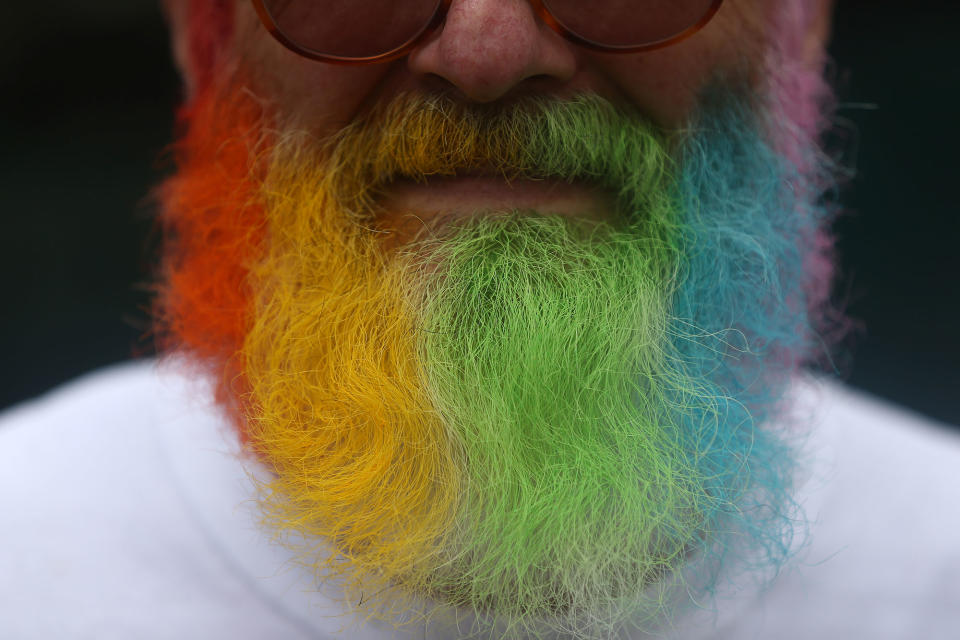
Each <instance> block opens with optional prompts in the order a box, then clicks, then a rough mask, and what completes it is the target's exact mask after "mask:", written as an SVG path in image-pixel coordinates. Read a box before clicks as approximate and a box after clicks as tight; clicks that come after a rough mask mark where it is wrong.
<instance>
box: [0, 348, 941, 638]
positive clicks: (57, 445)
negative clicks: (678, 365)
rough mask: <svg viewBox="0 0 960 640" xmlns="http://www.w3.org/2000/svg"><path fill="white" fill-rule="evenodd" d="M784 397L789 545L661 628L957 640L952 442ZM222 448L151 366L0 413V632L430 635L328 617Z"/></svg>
mask: <svg viewBox="0 0 960 640" xmlns="http://www.w3.org/2000/svg"><path fill="white" fill-rule="evenodd" d="M796 395H797V398H798V402H799V403H800V405H801V406H809V407H816V409H817V410H816V416H817V417H816V427H815V429H814V431H813V434H814V435H813V436H812V437H811V439H810V440H809V442H808V453H810V454H811V456H812V457H813V458H815V459H816V460H817V468H816V469H814V470H812V471H811V473H810V474H809V479H808V480H807V482H806V485H805V487H804V488H803V490H802V492H801V494H800V500H801V502H802V503H803V504H804V505H805V507H806V511H807V516H808V518H809V519H810V520H811V528H810V536H809V544H808V546H807V547H806V548H805V550H804V552H803V553H802V554H800V555H799V556H798V558H797V560H796V561H795V562H794V563H793V564H791V565H790V566H789V567H788V568H787V569H786V570H784V572H783V573H782V575H780V576H779V578H777V579H776V580H775V581H774V582H773V583H772V585H770V586H769V587H767V588H765V589H762V590H759V591H757V590H755V589H743V590H742V591H740V592H735V591H734V592H730V593H726V594H723V595H721V596H719V597H718V599H717V601H716V603H715V605H714V607H715V610H707V611H700V612H697V613H695V614H691V615H690V617H689V619H685V620H683V621H681V622H680V623H679V624H678V625H677V627H676V628H675V629H673V630H672V631H671V632H670V633H669V634H668V635H669V636H670V637H677V638H703V639H707V638H723V639H726V638H737V639H740V638H750V639H752V638H757V639H768V638H770V639H777V640H790V639H794V638H796V639H798V640H799V639H804V640H806V639H824V638H827V639H843V640H848V639H859V638H864V639H869V640H884V639H891V640H892V639H896V640H903V639H914V638H915V639H921V640H939V639H944V640H946V639H950V640H957V639H960V437H958V436H957V435H955V434H954V433H952V432H949V431H948V430H947V429H945V428H943V427H941V426H938V425H936V424H933V423H931V422H929V421H928V420H926V419H924V418H922V417H919V416H917V415H913V414H910V413H907V412H905V411H903V410H901V409H898V408H895V407H893V406H889V405H886V404H884V403H882V402H880V401H878V400H875V399H872V398H868V397H866V396H864V395H861V394H858V393H855V392H853V391H850V390H848V389H845V388H843V387H841V386H839V385H838V384H836V383H833V382H826V381H816V382H813V381H805V382H804V383H802V384H798V385H797V393H796ZM239 451H240V447H239V445H238V443H237V442H236V439H235V437H234V434H233V432H232V430H231V427H230V426H229V425H228V423H227V422H226V421H225V420H224V419H223V417H222V416H221V414H220V413H219V411H218V410H217V408H216V407H215V406H214V405H213V402H212V400H211V399H210V394H209V389H208V388H207V387H206V385H204V384H203V383H200V382H198V381H197V379H196V378H193V377H190V376H188V375H185V374H181V373H177V369H176V367H175V365H172V364H162V365H158V364H157V363H155V362H153V361H146V362H139V363H131V364H126V365H122V366H117V367H113V368H110V369H107V370H104V371H100V372H97V373H94V374H91V375H89V376H86V377H84V378H82V379H80V380H78V381H76V382H73V383H71V384H69V385H67V386H66V387H63V388H61V389H59V390H57V391H55V392H53V393H51V394H49V395H47V396H45V397H43V398H40V399H38V400H35V401H33V402H29V403H26V404H23V405H21V406H19V407H17V408H14V409H12V410H10V411H7V412H6V413H5V414H3V415H2V416H0V523H2V527H0V639H3V640H20V639H41V638H42V639H58V640H59V639H86V638H90V639H97V640H110V639H114V638H116V639H123V640H130V639H144V640H146V639H151V638H157V639H174V638H175V639H178V640H180V639H193V638H202V639H210V638H225V639H230V640H248V639H249V640H253V639H260V638H263V639H286V638H290V639H301V638H303V639H306V638H345V639H349V640H380V639H383V638H410V639H413V638H434V637H439V636H436V635H435V634H432V633H431V630H430V629H424V628H423V627H422V626H421V627H420V628H417V629H412V628H405V629H404V630H403V631H398V630H395V629H392V628H388V627H385V626H371V625H365V626H362V627H358V626H354V625H355V623H354V621H352V620H350V619H349V618H344V617H343V616H341V615H339V614H340V612H338V611H337V610H336V609H335V608H334V607H333V606H332V604H331V601H330V600H328V599H326V598H325V597H324V596H323V595H322V594H321V593H318V592H317V590H316V589H315V588H314V587H313V584H312V582H311V580H310V577H309V575H308V574H307V573H306V572H305V571H303V570H301V569H300V568H298V567H297V566H296V565H294V564H293V563H292V562H291V556H290V554H289V552H287V551H285V550H284V549H283V547H281V546H279V545H277V544H274V543H273V542H272V541H271V538H270V534H269V532H267V531H264V530H262V529H261V528H260V527H259V526H258V524H257V522H258V519H257V510H256V506H255V503H254V500H253V491H252V482H251V480H250V478H249V476H248V471H247V470H248V469H249V468H250V467H251V463H250V461H249V460H246V461H243V460H241V457H240V455H239ZM344 629H346V630H344ZM341 631H342V632H341ZM448 637H449V636H448ZM638 637H639V636H638ZM642 637H644V638H648V637H650V636H642Z"/></svg>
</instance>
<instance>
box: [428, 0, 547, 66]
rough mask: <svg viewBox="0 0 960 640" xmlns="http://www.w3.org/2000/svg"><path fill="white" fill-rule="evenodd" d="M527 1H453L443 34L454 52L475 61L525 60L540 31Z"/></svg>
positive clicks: (516, 61) (449, 50)
mask: <svg viewBox="0 0 960 640" xmlns="http://www.w3.org/2000/svg"><path fill="white" fill-rule="evenodd" d="M537 27H538V25H537V19H536V16H535V15H534V13H533V9H532V7H531V6H530V3H529V2H528V1H527V0H453V2H452V3H451V6H450V8H449V9H448V11H447V16H446V20H445V21H444V25H443V32H442V34H441V37H443V36H446V42H445V43H444V44H445V48H446V49H447V50H448V52H449V53H450V54H451V55H455V56H461V55H473V56H476V57H477V58H478V59H477V60H476V62H481V63H482V62H504V57H505V56H508V57H510V58H511V59H512V60H513V61H514V62H515V63H518V64H519V63H523V62H524V61H525V60H524V58H525V57H526V56H527V55H529V53H530V49H531V48H532V46H533V44H534V42H533V41H534V39H535V37H536V34H537V30H538V29H537Z"/></svg>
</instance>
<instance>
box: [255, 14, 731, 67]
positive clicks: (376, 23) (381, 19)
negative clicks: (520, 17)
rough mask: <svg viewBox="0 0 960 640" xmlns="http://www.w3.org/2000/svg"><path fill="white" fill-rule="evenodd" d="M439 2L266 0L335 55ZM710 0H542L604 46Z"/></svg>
mask: <svg viewBox="0 0 960 640" xmlns="http://www.w3.org/2000/svg"><path fill="white" fill-rule="evenodd" d="M440 2H441V0H402V1H401V0H264V1H263V5H264V7H265V8H266V10H267V12H268V13H269V14H270V17H271V18H272V20H273V22H274V24H275V25H276V27H277V29H278V30H279V31H280V32H281V33H282V34H283V36H285V37H286V38H287V39H288V40H290V41H291V42H292V43H293V44H295V45H296V46H298V47H300V48H303V49H307V50H309V51H311V52H313V53H316V54H321V55H325V56H335V57H340V58H368V57H374V56H379V55H382V54H385V53H388V52H391V51H394V50H396V49H399V48H400V47H402V46H404V45H405V44H407V43H409V42H410V41H411V40H413V39H414V38H416V37H417V36H418V35H420V33H421V32H422V31H423V30H424V29H425V28H426V27H427V26H428V24H429V22H430V19H431V18H432V17H433V16H434V14H435V13H436V11H437V7H438V6H439V5H440ZM714 3H715V0H643V1H642V2H638V1H637V0H544V3H543V4H544V5H545V6H546V7H547V9H548V10H549V11H550V13H551V14H552V15H553V17H554V19H555V20H556V21H557V22H559V23H560V24H561V25H562V26H563V27H564V28H566V29H567V30H568V31H570V32H571V33H573V34H575V35H577V36H579V37H581V38H583V39H585V40H588V41H590V42H593V43H595V44H598V45H602V46H606V47H613V48H616V47H625V48H626V47H633V46H640V45H647V44H652V43H656V42H660V41H663V40H667V39H669V38H672V37H674V36H676V35H678V34H681V33H683V32H684V31H686V30H687V29H689V28H691V27H693V26H695V25H696V24H697V23H698V22H699V21H700V20H701V19H703V18H704V17H705V16H706V15H707V13H708V12H709V11H710V8H711V7H712V6H713V5H714Z"/></svg>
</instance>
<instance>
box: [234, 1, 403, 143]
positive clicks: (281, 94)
mask: <svg viewBox="0 0 960 640" xmlns="http://www.w3.org/2000/svg"><path fill="white" fill-rule="evenodd" d="M240 4H242V5H244V6H242V7H239V8H238V15H237V22H238V24H239V30H240V33H241V34H242V36H241V40H240V41H241V42H242V43H243V45H242V47H241V50H240V51H239V56H238V57H239V60H240V68H241V76H242V77H243V78H245V80H246V81H247V82H249V83H250V85H251V87H250V88H251V89H252V91H253V92H254V93H255V94H256V95H257V96H258V97H260V98H261V99H264V100H266V101H267V102H268V103H269V104H270V105H271V106H273V107H274V108H275V110H276V113H278V114H282V115H283V117H284V121H283V123H282V124H284V125H289V126H296V127H303V128H306V129H308V130H309V131H311V132H313V133H315V134H317V135H320V136H323V135H326V134H329V133H332V132H334V131H337V130H339V129H340V128H342V127H343V126H344V125H346V124H348V123H349V122H350V121H351V120H352V119H353V117H354V116H355V115H356V113H357V112H358V111H359V110H360V108H361V107H362V106H363V105H364V104H365V102H366V101H367V99H368V97H369V95H370V94H371V92H373V91H375V90H376V89H377V87H378V86H379V85H380V84H381V82H382V81H383V77H384V76H385V75H386V74H388V73H389V70H390V69H391V68H392V65H389V64H387V65H371V66H368V67H348V66H336V65H331V64H320V63H317V62H314V61H312V60H308V59H306V58H303V57H301V56H299V55H297V54H295V53H293V52H292V51H290V50H288V49H287V48H286V47H284V46H283V45H281V44H280V43H279V42H277V41H276V40H275V39H274V38H273V37H272V36H271V35H270V34H269V33H268V32H267V31H266V29H264V28H263V27H262V25H261V24H260V21H259V19H258V18H257V16H256V14H255V13H254V12H253V10H252V8H250V7H248V6H247V5H248V4H249V3H240Z"/></svg>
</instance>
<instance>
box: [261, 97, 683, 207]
mask: <svg viewBox="0 0 960 640" xmlns="http://www.w3.org/2000/svg"><path fill="white" fill-rule="evenodd" d="M303 135H305V134H303V133H296V132H294V133H290V134H287V135H285V136H283V137H281V139H280V140H279V141H278V144H277V146H276V149H275V151H276V153H277V154H278V157H280V158H282V161H283V162H284V164H286V165H287V166H291V165H293V166H297V165H298V164H299V165H300V166H304V165H313V164H315V163H313V162H310V161H309V160H310V158H309V157H307V156H304V155H303V154H304V153H307V154H311V153H315V154H316V155H317V156H319V157H320V158H322V162H323V163H324V166H325V168H326V177H325V180H326V181H327V184H326V185H324V186H325V188H326V189H327V192H328V193H330V194H332V195H333V197H335V198H336V199H337V201H338V202H339V204H340V205H341V206H342V207H344V208H345V209H347V210H352V211H355V212H362V211H366V210H369V209H370V207H371V206H372V205H373V204H374V202H375V200H376V196H377V194H378V191H379V190H381V189H382V188H383V187H385V186H387V185H389V184H390V183H392V182H394V181H396V180H401V179H402V180H412V181H416V182H421V183H422V182H426V181H427V180H429V179H430V178H435V177H454V176H463V175H494V176H500V177H503V178H504V179H505V180H516V179H534V180H536V179H559V180H564V181H569V182H584V183H588V184H591V185H594V186H598V187H601V188H606V189H609V190H612V191H614V192H615V193H617V194H631V195H635V194H637V193H647V194H650V193H662V192H663V187H664V185H666V184H668V183H670V182H671V181H672V180H673V174H674V172H673V171H672V166H673V162H672V160H671V159H670V157H669V154H668V152H667V149H668V148H670V142H669V137H670V135H669V134H668V133H667V132H665V131H664V130H662V129H661V128H659V127H657V126H656V125H654V124H653V123H652V122H650V121H649V120H648V119H647V118H645V117H644V116H643V115H642V114H640V113H639V112H638V111H637V110H636V109H635V108H630V107H627V106H620V105H616V104H614V103H613V102H611V101H609V100H607V99H605V98H602V97H600V96H597V95H595V94H581V95H576V96H573V97H571V98H568V99H563V100H559V99H550V98H543V97H527V98H522V99H520V100H518V101H515V102H512V103H509V104H496V105H477V104H470V103H465V102H463V101H459V100H456V99H454V98H453V97H451V96H449V95H446V94H426V95H425V94H421V93H405V94H401V95H399V96H397V97H396V98H395V99H393V100H391V101H388V102H385V103H378V104H377V105H376V106H374V107H372V108H371V109H369V110H368V111H366V112H364V113H363V114H361V115H360V116H358V117H357V118H356V119H355V120H354V121H353V122H351V123H350V124H349V125H347V126H346V127H344V128H343V129H341V130H340V131H339V132H337V133H336V134H334V135H333V136H331V137H330V138H328V139H326V140H324V141H322V142H320V143H319V148H317V147H318V145H317V141H316V140H304V139H303V137H302V136H303ZM291 160H293V162H291ZM634 204H636V205H637V206H643V203H634Z"/></svg>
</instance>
